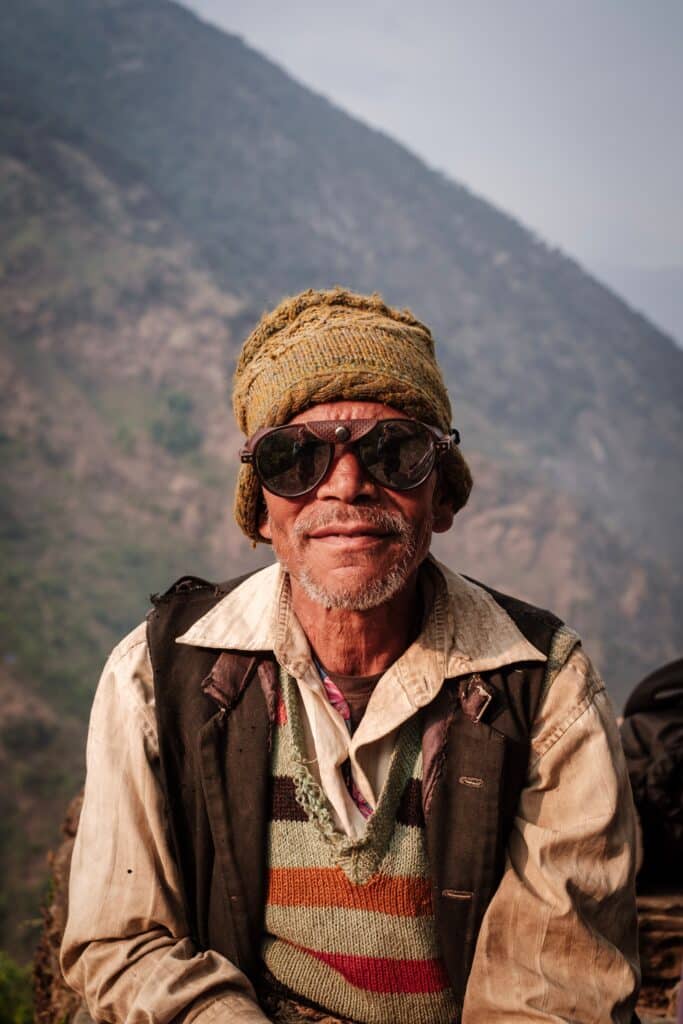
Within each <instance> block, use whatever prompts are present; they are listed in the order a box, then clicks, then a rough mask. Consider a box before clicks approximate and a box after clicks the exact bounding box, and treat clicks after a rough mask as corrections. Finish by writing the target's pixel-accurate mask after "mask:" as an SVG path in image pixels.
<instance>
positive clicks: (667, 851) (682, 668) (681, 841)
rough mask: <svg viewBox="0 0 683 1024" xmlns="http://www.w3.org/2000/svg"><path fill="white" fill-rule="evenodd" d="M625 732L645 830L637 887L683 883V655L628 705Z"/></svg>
mask: <svg viewBox="0 0 683 1024" xmlns="http://www.w3.org/2000/svg"><path fill="white" fill-rule="evenodd" d="M621 738H622V742H623V745H624V753H625V754H626V764H627V766H628V773H629V777H630V779H631V786H632V788H633V797H634V800H635V803H636V807H637V808H638V813H639V815H640V822H641V826H642V831H643V864H642V868H641V870H640V874H639V876H638V887H639V888H641V889H642V888H643V886H645V887H648V886H657V887H658V888H659V887H662V886H664V887H669V888H670V887H672V886H673V887H674V888H676V889H678V888H681V887H682V886H683V658H681V659H679V660H678V661H674V662H671V664H669V665H665V666H664V667H663V668H660V669H657V671H656V672H653V673H652V674H651V675H649V676H647V677H646V678H645V679H644V680H643V681H642V682H641V683H639V684H638V686H637V687H636V688H635V690H634V691H633V693H632V694H631V696H630V697H629V699H628V701H627V703H626V707H625V708H624V721H623V724H622V726H621Z"/></svg>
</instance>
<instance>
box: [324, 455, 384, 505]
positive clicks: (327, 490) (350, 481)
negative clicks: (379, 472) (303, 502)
mask: <svg viewBox="0 0 683 1024" xmlns="http://www.w3.org/2000/svg"><path fill="white" fill-rule="evenodd" d="M376 494H377V485H376V483H375V482H374V480H373V479H372V478H371V477H370V476H369V474H368V472H367V470H366V469H365V468H364V466H363V464H362V463H361V461H360V460H359V458H358V456H357V455H356V453H355V452H354V451H353V450H352V449H351V448H341V447H339V448H337V449H336V451H335V453H334V457H333V459H332V464H331V465H330V468H329V470H328V471H327V475H326V476H325V478H324V480H323V481H322V483H320V484H319V485H318V487H317V489H316V497H317V498H319V499H321V500H322V499H325V498H336V499H337V500H338V501H344V502H346V503H347V504H349V505H350V504H352V503H353V502H354V501H358V500H359V499H361V500H362V499H363V498H374V497H376Z"/></svg>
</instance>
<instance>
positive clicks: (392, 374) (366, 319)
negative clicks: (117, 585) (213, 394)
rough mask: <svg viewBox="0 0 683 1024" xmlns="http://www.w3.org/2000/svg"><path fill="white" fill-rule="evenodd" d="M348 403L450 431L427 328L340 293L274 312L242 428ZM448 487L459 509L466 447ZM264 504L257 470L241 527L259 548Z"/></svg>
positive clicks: (245, 400)
mask: <svg viewBox="0 0 683 1024" xmlns="http://www.w3.org/2000/svg"><path fill="white" fill-rule="evenodd" d="M348 399H356V400H357V401H366V402H382V403H383V404H384V405H390V406H393V408H395V409H400V410H401V411H402V412H405V413H406V414H407V415H409V416H413V417H415V419H419V420H422V421H423V422H424V423H429V424H431V425H433V426H436V427H439V428H440V429H441V430H443V431H447V430H448V429H449V428H450V426H451V405H450V401H449V398H448V392H447V391H446V387H445V385H444V382H443V377H442V375H441V371H440V369H439V367H438V364H437V362H436V357H435V354H434V341H433V339H432V335H431V332H430V330H429V328H428V327H426V326H425V325H424V324H422V323H420V321H419V320H417V319H416V318H415V317H414V316H413V315H412V313H411V312H410V311H409V310H407V309H406V310H396V309H392V308H391V307H390V306H387V305H386V304H385V303H384V302H383V301H382V299H381V298H380V296H379V295H357V294H355V293H354V292H349V291H345V290H344V289H342V288H334V289H332V290H330V291H313V290H309V291H306V292H302V293H301V294H300V295H295V296H294V297H292V298H288V299H284V300H283V301H282V302H281V303H280V304H279V305H278V306H277V307H276V308H275V309H274V310H273V311H272V312H271V313H266V314H265V315H264V316H263V317H262V319H261V321H260V322H259V323H258V325H257V326H256V328H255V329H254V330H253V331H252V333H251V334H250V335H249V337H248V338H247V339H246V341H245V343H244V345H243V347H242V352H241V354H240V358H239V361H238V363H237V369H236V370H235V376H234V380H233V392H232V403H233V409H234V412H235V417H236V419H237V423H238V424H239V427H240V429H241V430H242V431H243V432H244V433H245V434H246V435H247V437H250V436H251V435H252V434H254V433H255V432H256V431H257V430H259V429H260V428H261V427H276V426H280V425H282V424H283V423H287V422H288V421H289V420H290V419H291V418H292V417H293V416H296V415H297V413H300V412H303V410H304V409H308V408H310V406H312V405H320V404H321V403H323V402H336V401H342V400H348ZM440 473H441V486H442V487H443V488H444V489H445V492H446V494H447V495H448V497H449V498H450V500H451V503H452V505H453V508H454V511H456V512H457V511H458V510H459V509H460V508H462V506H463V505H464V504H465V502H466V501H467V499H468V497H469V493H470V490H471V487H472V477H471V475H470V471H469V468H468V466H467V463H466V462H465V460H464V458H463V456H462V455H461V453H460V451H459V450H458V449H455V451H453V453H452V454H449V456H448V457H447V458H445V459H444V460H442V462H441V463H440ZM262 508H263V497H262V495H261V486H260V484H259V481H258V478H257V476H256V474H255V472H254V470H253V469H252V467H251V466H250V465H243V466H242V467H241V468H240V473H239V477H238V481H237V491H236V495H235V510H234V511H235V519H236V520H237V523H238V524H239V526H240V527H241V529H242V530H243V531H244V533H246V535H247V537H250V538H251V540H253V541H255V542H258V541H262V540H263V538H262V537H261V536H260V535H259V532H258V524H259V515H260V513H261V511H262Z"/></svg>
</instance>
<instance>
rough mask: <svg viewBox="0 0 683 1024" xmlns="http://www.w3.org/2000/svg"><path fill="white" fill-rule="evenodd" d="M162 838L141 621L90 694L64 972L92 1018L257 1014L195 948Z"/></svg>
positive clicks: (143, 1022)
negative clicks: (83, 789) (82, 789)
mask: <svg viewBox="0 0 683 1024" xmlns="http://www.w3.org/2000/svg"><path fill="white" fill-rule="evenodd" d="M166 837H167V829H166V822H165V814H164V798H163V793H162V788H161V784H160V775H159V751H158V742H157V728H156V718H155V713H154V695H153V686H152V670H151V665H150V660H149V653H148V650H147V644H146V635H145V626H144V624H143V625H141V626H140V627H139V628H138V629H136V630H135V631H134V632H133V633H132V634H130V636H129V637H127V638H126V640H124V641H122V643H121V644H120V645H119V646H118V647H117V648H116V649H115V651H114V652H113V654H112V655H111V657H110V659H109V661H108V662H107V664H106V666H105V669H104V672H103V674H102V677H101V679H100V683H99V686H98V689H97V693H96V695H95V701H94V704H93V709H92V715H91V720H90V728H89V732H88V744H87V776H86V785H85V796H84V801H83V809H82V812H81V819H80V823H79V827H78V832H77V835H76V840H75V844H74V850H73V859H72V864H71V879H70V885H69V914H68V920H67V924H66V929H65V933H64V939H63V942H62V950H61V964H62V970H63V973H64V976H65V978H66V981H67V982H68V984H69V985H71V986H72V987H73V988H74V989H75V990H76V991H77V992H79V993H80V995H81V996H82V997H83V999H84V1000H85V1002H86V1004H87V1006H88V1009H89V1011H90V1014H91V1016H92V1017H93V1018H94V1019H95V1020H96V1021H106V1022H108V1024H114V1022H119V1021H127V1022H129V1024H170V1022H171V1021H173V1022H174V1024H177V1022H190V1021H196V1022H201V1024H209V1022H211V1021H213V1020H214V1019H216V1020H217V1019H218V1018H219V1017H220V1018H221V1020H222V1021H230V1022H231V1024H232V1022H234V1024H264V1022H266V1021H267V1020H268V1018H267V1017H265V1016H264V1015H263V1013H262V1011H261V1009H260V1007H259V1006H258V1004H257V1001H256V996H255V993H254V990H253V988H252V986H251V983H250V982H249V980H248V978H247V977H246V975H244V974H243V973H242V971H240V970H238V968H237V967H236V966H235V965H234V964H232V963H231V962H230V961H228V960H226V959H225V957H222V956H220V955H219V954H218V953H216V952H213V951H211V950H206V951H202V952H199V951H197V950H196V949H195V948H194V947H193V945H192V942H191V940H190V939H189V937H188V930H187V927H186V922H185V917H184V911H183V907H182V903H181V899H180V896H179V893H180V886H179V879H178V873H177V867H176V863H175V861H174V858H173V856H172V854H171V851H170V849H169V845H168V842H167V838H166Z"/></svg>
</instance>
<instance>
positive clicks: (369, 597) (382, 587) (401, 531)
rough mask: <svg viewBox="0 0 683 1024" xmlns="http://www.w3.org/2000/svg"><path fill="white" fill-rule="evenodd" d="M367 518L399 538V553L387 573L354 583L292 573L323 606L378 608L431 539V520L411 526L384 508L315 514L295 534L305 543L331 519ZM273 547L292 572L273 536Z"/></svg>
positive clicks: (399, 585)
mask: <svg viewBox="0 0 683 1024" xmlns="http://www.w3.org/2000/svg"><path fill="white" fill-rule="evenodd" d="M343 522H347V523H348V522H366V523H371V524H372V525H373V526H378V527H380V528H381V529H384V530H386V531H387V532H388V533H394V534H395V535H396V536H397V537H398V538H399V540H400V542H401V554H400V557H399V559H398V560H397V561H396V563H395V564H394V565H393V566H392V567H391V569H390V570H389V572H388V573H384V574H383V575H382V576H380V577H377V578H375V579H372V580H370V581H369V582H364V583H362V584H360V585H358V586H356V587H342V588H330V587H329V586H326V585H325V583H324V582H321V581H319V580H317V579H316V578H315V577H314V575H313V574H312V573H311V572H310V571H309V570H307V569H302V570H300V571H299V572H298V573H296V574H295V575H294V578H295V579H296V580H297V582H298V583H299V585H300V587H301V589H302V590H303V591H304V593H305V594H306V595H307V596H308V597H309V598H310V599H311V600H312V601H315V602H316V604H320V605H322V606H323V607H325V608H339V609H342V610H344V611H354V612H364V611H369V610H370V609H371V608H377V607H378V606H379V605H382V604H385V603H386V602H387V601H390V600H391V599H392V598H394V597H395V596H396V595H397V594H398V593H400V591H401V590H402V589H403V587H404V586H405V585H406V583H407V582H408V579H409V577H410V575H411V573H412V572H413V571H414V570H415V568H416V567H417V566H416V563H415V556H416V554H417V552H418V551H419V550H420V549H422V550H423V551H424V555H425V556H426V554H427V552H428V551H429V544H430V541H431V521H429V520H428V521H426V522H425V523H423V524H420V525H419V526H415V527H411V526H410V525H409V524H408V523H407V522H406V521H405V519H404V518H403V517H402V516H401V515H399V514H398V513H393V512H386V511H384V510H383V509H369V508H367V509H363V510H362V511H361V510H360V509H359V510H354V511H353V514H351V513H350V511H347V512H345V513H344V514H342V515H340V513H339V511H335V512H332V513H323V514H318V515H317V516H315V517H311V518H310V519H308V520H306V521H302V522H300V523H297V525H296V527H295V534H296V535H297V536H298V537H299V538H300V539H302V541H303V542H304V543H305V539H304V538H305V536H306V534H307V533H309V532H311V530H314V529H318V528H320V527H323V526H327V525H330V524H331V523H339V524H340V523H343ZM273 550H274V551H275V554H276V556H277V557H278V560H279V561H280V564H281V565H282V567H283V569H285V570H286V571H287V572H289V573H290V575H293V574H292V572H291V569H290V568H289V566H288V565H287V564H286V563H285V562H284V561H283V560H282V559H281V558H280V557H279V555H278V551H277V545H276V541H275V538H273Z"/></svg>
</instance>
